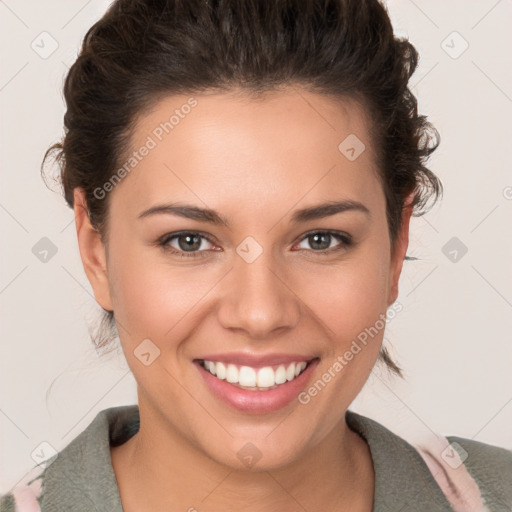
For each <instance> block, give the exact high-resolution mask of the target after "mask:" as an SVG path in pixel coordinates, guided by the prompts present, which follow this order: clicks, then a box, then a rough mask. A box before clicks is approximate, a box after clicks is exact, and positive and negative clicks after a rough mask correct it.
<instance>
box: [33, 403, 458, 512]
mask: <svg viewBox="0 0 512 512" xmlns="http://www.w3.org/2000/svg"><path fill="white" fill-rule="evenodd" d="M345 418H346V422H347V425H348V426H349V428H350V429H351V430H353V431H354V432H356V433H357V434H359V435H360V436H361V437H362V438H363V439H364V440H365V441H366V442H367V443H368V445H369V448H370V452H371V456H372V460H373V466H374V470H375V495H374V507H373V510H372V512H398V511H400V512H412V511H418V510H421V511H428V512H430V511H432V512H451V511H452V509H451V507H450V505H449V504H448V502H447V501H446V498H445V497H444V495H443V493H442V491H441V489H440V488H439V487H438V485H437V484H436V482H435V480H434V478H433V477H432V474H431V473H430V471H429V469H428V467H427V466H426V464H425V462H424V461H423V459H422V458H421V456H420V455H419V453H418V452H417V451H416V450H415V449H414V448H413V447H412V446H411V445H410V444H409V443H407V442H406V441H405V440H403V439H402V438H400V437H399V436H397V435H395V434H393V433H392V432H391V431H389V430H388V429H387V428H386V427H384V426H383V425H381V424H380V423H378V422H376V421H374V420H372V419H370V418H367V417H365V416H362V415H360V414H357V413H355V412H353V411H350V410H347V411H346V415H345ZM139 425H140V418H139V408H138V406H137V405H125V406H118V407H110V408H108V409H104V410H103V411H101V412H99V413H98V414H97V415H96V417H95V419H94V420H93V421H92V423H91V424H90V425H89V426H88V427H87V428H86V429H85V430H84V431H83V432H82V433H80V434H79V435H78V436H77V437H76V438H75V439H74V440H73V441H71V443H70V444H68V445H67V446H66V447H65V448H64V449H63V450H62V451H61V452H59V454H58V456H57V457H56V459H55V460H54V461H53V462H52V463H51V464H50V465H49V466H48V467H47V468H46V470H45V474H44V479H43V492H42V501H41V508H42V511H43V512H46V511H52V512H60V511H63V512H64V511H65V512H68V511H69V510H73V511H74V512H86V511H87V512H89V511H91V510H96V511H98V512H123V509H122V505H121V499H120V495H119V488H118V486H117V480H116V477H115V473H114V469H113V467H112V460H111V457H110V446H111V445H112V446H117V445H120V444H123V443H124V442H125V441H127V440H128V439H129V438H130V437H132V436H133V435H134V434H136V433H137V431H138V430H139Z"/></svg>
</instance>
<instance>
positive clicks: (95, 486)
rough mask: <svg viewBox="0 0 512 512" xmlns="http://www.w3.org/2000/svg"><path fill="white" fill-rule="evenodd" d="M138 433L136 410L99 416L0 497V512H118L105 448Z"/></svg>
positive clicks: (129, 408) (113, 410)
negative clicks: (97, 505)
mask: <svg viewBox="0 0 512 512" xmlns="http://www.w3.org/2000/svg"><path fill="white" fill-rule="evenodd" d="M138 427H139V415H138V407H137V406H118V407H111V408H108V409H104V410H102V411H100V412H99V413H97V415H96V417H95V418H94V420H93V421H92V422H91V423H90V424H89V425H88V426H87V428H86V429H85V430H84V431H82V432H81V433H80V434H79V435H77V437H75V438H74V439H73V440H72V441H71V442H70V443H68V444H67V445H66V446H65V447H64V448H63V449H62V450H60V451H59V452H58V453H57V454H56V455H55V456H53V457H52V458H51V459H49V460H48V461H45V462H44V463H42V464H41V465H39V466H36V467H35V468H32V469H31V470H30V471H29V472H28V473H27V474H26V475H25V476H24V477H23V478H22V479H21V480H20V481H19V482H18V483H17V484H16V485H15V486H14V487H13V488H12V489H10V490H9V492H8V493H6V494H0V512H41V511H42V512H57V511H64V510H66V511H67V510H73V511H74V512H83V511H84V512H85V511H87V512H89V511H90V510H96V508H95V505H94V504H95V503H97V502H100V503H102V505H103V507H104V509H105V510H109V511H112V512H122V507H121V502H120V497H119V493H118V488H117V482H116V478H115V474H114V471H113V468H112V464H111V458H110V448H109V447H110V446H112V445H116V444H122V443H123V442H124V441H125V440H127V439H128V438H129V437H131V436H132V435H133V434H134V433H135V432H136V431H137V430H138Z"/></svg>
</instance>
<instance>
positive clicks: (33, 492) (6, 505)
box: [0, 466, 45, 512]
mask: <svg viewBox="0 0 512 512" xmlns="http://www.w3.org/2000/svg"><path fill="white" fill-rule="evenodd" d="M44 471H45V467H43V466H36V467H34V468H32V469H31V470H30V471H29V472H28V473H27V474H26V475H25V476H24V477H23V478H22V479H21V481H20V482H18V484H17V485H16V486H15V487H14V488H13V489H11V490H10V491H9V492H8V493H6V494H1V495H0V512H40V510H41V494H42V483H43V479H44Z"/></svg>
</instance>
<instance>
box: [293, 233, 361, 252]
mask: <svg viewBox="0 0 512 512" xmlns="http://www.w3.org/2000/svg"><path fill="white" fill-rule="evenodd" d="M335 240H338V242H341V243H338V245H337V246H336V245H335V246H334V247H333V246H332V245H331V244H332V242H333V241H335ZM304 242H307V243H308V244H309V245H310V247H312V248H313V249H314V251H313V252H316V253H320V254H324V253H331V252H333V251H339V250H341V249H345V248H347V247H349V246H350V245H352V237H351V236H350V235H349V234H347V233H343V232H337V231H310V232H309V233H306V235H305V236H304V237H303V238H302V241H301V243H304Z"/></svg>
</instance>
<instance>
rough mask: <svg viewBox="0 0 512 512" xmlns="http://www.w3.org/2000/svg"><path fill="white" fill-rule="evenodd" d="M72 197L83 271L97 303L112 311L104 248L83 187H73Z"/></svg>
mask: <svg viewBox="0 0 512 512" xmlns="http://www.w3.org/2000/svg"><path fill="white" fill-rule="evenodd" d="M73 198H74V203H73V204H74V212H75V224H76V235H77V238H78V247H79V249H80V257H81V258H82V264H83V266H84V270H85V273H86V275H87V278H88V279H89V282H90V283H91V286H92V289H93V292H94V297H95V298H96V301H97V302H98V304H99V305H100V306H101V307H102V308H103V309H106V310H108V311H113V309H114V308H113V306H112V299H111V296H110V287H109V282H108V272H107V257H106V248H105V246H104V245H103V242H102V241H101V237H100V234H99V232H98V231H97V230H96V229H94V228H93V227H92V225H91V222H90V219H89V211H88V208H87V201H86V199H85V194H84V191H83V189H81V188H79V187H77V188H75V189H74V190H73Z"/></svg>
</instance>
